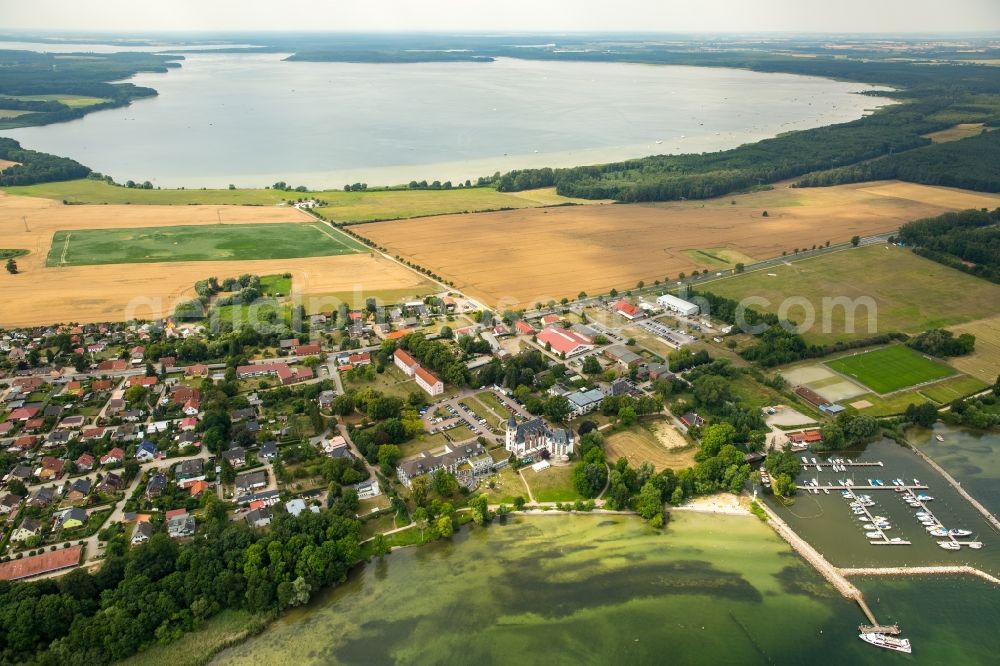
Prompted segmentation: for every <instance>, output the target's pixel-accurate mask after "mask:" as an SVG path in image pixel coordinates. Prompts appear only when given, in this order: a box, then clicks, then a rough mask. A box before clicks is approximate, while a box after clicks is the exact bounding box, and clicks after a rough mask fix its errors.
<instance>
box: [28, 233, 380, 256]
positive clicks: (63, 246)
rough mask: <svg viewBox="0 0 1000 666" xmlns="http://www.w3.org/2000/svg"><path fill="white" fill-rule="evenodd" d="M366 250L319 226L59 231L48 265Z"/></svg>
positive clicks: (350, 240) (300, 254)
mask: <svg viewBox="0 0 1000 666" xmlns="http://www.w3.org/2000/svg"><path fill="white" fill-rule="evenodd" d="M366 251H367V248H365V247H364V246H363V245H361V244H360V243H358V242H357V241H355V240H354V239H352V238H350V237H349V236H346V235H344V234H342V233H340V232H338V231H336V230H334V229H330V228H324V227H320V226H319V225H318V224H297V223H288V224H212V225H204V226H176V227H141V228H135V229H81V230H79V231H57V232H56V234H55V235H54V236H53V238H52V248H51V249H50V250H49V255H48V258H47V260H46V265H48V266H85V265H95V264H134V263H153V262H169V261H226V260H240V259H291V258H295V257H324V256H331V255H336V254H352V253H356V252H366Z"/></svg>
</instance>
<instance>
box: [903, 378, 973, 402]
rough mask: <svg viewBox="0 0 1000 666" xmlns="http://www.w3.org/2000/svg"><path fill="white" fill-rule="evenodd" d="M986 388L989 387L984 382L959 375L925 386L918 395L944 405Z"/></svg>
mask: <svg viewBox="0 0 1000 666" xmlns="http://www.w3.org/2000/svg"><path fill="white" fill-rule="evenodd" d="M988 386H989V385H988V384H987V383H986V382H984V381H981V380H979V379H976V378H975V377H970V376H968V375H959V376H958V377H953V378H951V379H946V380H944V381H942V382H935V383H933V384H931V385H930V386H925V387H923V388H921V389H920V394H921V395H925V396H927V397H928V398H930V399H931V400H933V401H934V402H937V403H940V404H945V405H946V404H948V403H950V402H951V401H953V400H957V399H958V398H964V397H965V396H967V395H972V394H973V393H978V392H980V391H982V390H984V389H986V388H988Z"/></svg>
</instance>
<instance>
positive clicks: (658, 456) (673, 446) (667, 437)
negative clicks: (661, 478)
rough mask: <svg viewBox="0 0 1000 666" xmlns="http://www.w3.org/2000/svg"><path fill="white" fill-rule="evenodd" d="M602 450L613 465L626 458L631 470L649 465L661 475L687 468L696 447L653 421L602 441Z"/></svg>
mask: <svg viewBox="0 0 1000 666" xmlns="http://www.w3.org/2000/svg"><path fill="white" fill-rule="evenodd" d="M604 450H605V451H606V452H607V454H608V462H609V463H610V464H612V465H614V464H615V463H616V462H618V460H619V459H621V458H625V459H627V460H628V462H629V465H631V466H632V467H638V466H639V465H641V464H642V463H644V462H648V463H652V465H653V467H655V468H656V470H657V471H660V470H664V469H668V468H669V469H675V470H677V469H684V468H685V467H690V466H691V465H693V464H694V454H695V452H696V451H697V447H696V446H694V445H693V444H691V443H690V442H688V441H687V440H686V439H684V436H683V435H682V434H681V433H679V432H678V431H677V430H676V429H675V428H674V427H673V426H672V425H670V424H669V423H666V422H661V421H656V422H653V423H649V424H642V425H636V426H632V427H631V428H629V429H628V430H622V431H621V432H616V433H614V434H613V435H610V436H609V437H607V438H605V440H604Z"/></svg>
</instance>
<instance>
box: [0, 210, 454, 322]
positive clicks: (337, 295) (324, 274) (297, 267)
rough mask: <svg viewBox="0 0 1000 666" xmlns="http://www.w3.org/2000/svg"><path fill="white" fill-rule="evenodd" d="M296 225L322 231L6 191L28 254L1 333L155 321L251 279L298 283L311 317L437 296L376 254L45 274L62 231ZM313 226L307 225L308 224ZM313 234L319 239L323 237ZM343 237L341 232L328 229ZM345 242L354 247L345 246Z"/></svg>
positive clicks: (4, 230)
mask: <svg viewBox="0 0 1000 666" xmlns="http://www.w3.org/2000/svg"><path fill="white" fill-rule="evenodd" d="M220 220H221V221H222V224H223V225H226V226H229V225H233V226H242V225H255V226H263V225H274V224H277V225H282V226H284V225H295V224H297V225H298V226H302V227H304V228H308V227H309V226H311V225H313V224H315V225H320V223H317V222H316V221H315V220H314V219H313V218H310V217H309V216H307V215H306V214H305V213H302V212H301V211H298V210H296V209H294V208H291V207H284V208H261V207H257V206H196V205H191V206H115V205H107V206H84V205H78V206H67V205H63V204H61V203H59V202H56V201H52V200H49V199H43V198H37V197H19V196H11V195H9V194H4V193H0V238H2V239H3V242H2V246H3V248H5V249H10V250H23V251H25V252H26V253H25V254H22V255H21V256H18V257H17V266H18V273H17V274H16V275H11V276H8V277H7V282H6V283H5V289H4V298H3V299H0V325H2V326H7V327H10V326H33V325H41V324H51V323H56V322H65V321H70V320H72V321H75V322H80V323H85V322H100V321H123V320H128V319H155V318H160V317H165V316H168V315H170V314H172V313H173V311H174V309H175V307H176V306H177V305H178V304H179V303H182V302H184V301H186V300H189V299H191V298H193V297H194V284H195V282H197V281H198V280H203V279H205V278H208V277H210V276H215V277H218V278H219V279H220V280H221V279H224V278H226V277H233V276H238V275H241V274H243V273H252V274H256V275H283V274H285V273H288V274H290V275H291V278H290V279H291V280H292V284H293V285H294V288H295V292H296V295H297V296H300V297H301V298H302V301H303V304H304V305H305V307H306V310H307V312H309V313H313V312H321V311H330V310H335V309H336V308H337V306H338V305H339V303H341V302H351V303H355V302H361V303H362V304H363V303H364V300H365V298H367V297H369V296H376V297H377V296H385V295H391V296H393V297H395V298H397V299H405V298H410V297H413V296H417V295H422V294H427V293H432V292H433V291H434V290H435V289H436V287H435V285H434V283H432V282H431V281H430V280H427V279H426V278H424V277H422V276H420V275H419V274H417V273H415V272H413V271H411V270H409V269H407V268H406V267H404V266H400V265H399V264H397V263H396V262H393V261H391V260H389V259H386V258H384V257H382V256H380V255H378V254H376V253H371V252H363V253H352V254H342V255H339V256H319V257H315V256H314V257H298V258H290V259H244V260H240V261H231V260H222V261H172V262H162V263H147V264H143V266H142V268H141V270H136V268H135V266H134V265H131V264H103V265H81V266H68V265H64V266H57V267H48V266H46V259H47V258H48V255H49V250H50V248H51V247H52V239H53V236H55V234H56V233H58V232H70V233H73V232H76V231H79V230H82V229H107V230H128V229H136V228H148V227H175V226H176V227H191V226H208V227H211V226H218V225H219V222H220ZM303 223H305V224H303ZM306 230H307V231H308V233H310V234H315V235H316V236H318V233H317V232H315V231H309V230H308V229H306ZM327 230H328V231H329V232H330V233H332V234H335V235H338V236H339V234H338V232H336V230H334V229H327ZM345 242H347V239H346V238H345Z"/></svg>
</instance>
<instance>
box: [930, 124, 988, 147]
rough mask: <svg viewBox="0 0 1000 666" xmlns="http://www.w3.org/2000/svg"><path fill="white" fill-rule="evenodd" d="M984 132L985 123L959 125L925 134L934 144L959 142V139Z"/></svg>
mask: <svg viewBox="0 0 1000 666" xmlns="http://www.w3.org/2000/svg"><path fill="white" fill-rule="evenodd" d="M983 131H984V130H983V123H959V124H958V125H955V126H954V127H949V128H948V129H943V130H939V131H937V132H931V133H930V134H924V136H925V137H927V138H928V139H930V140H931V141H933V142H934V143H946V142H948V141H958V140H959V139H966V138H968V137H970V136H976V135H977V134H981V133H982V132H983ZM987 131H988V130H987Z"/></svg>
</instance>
